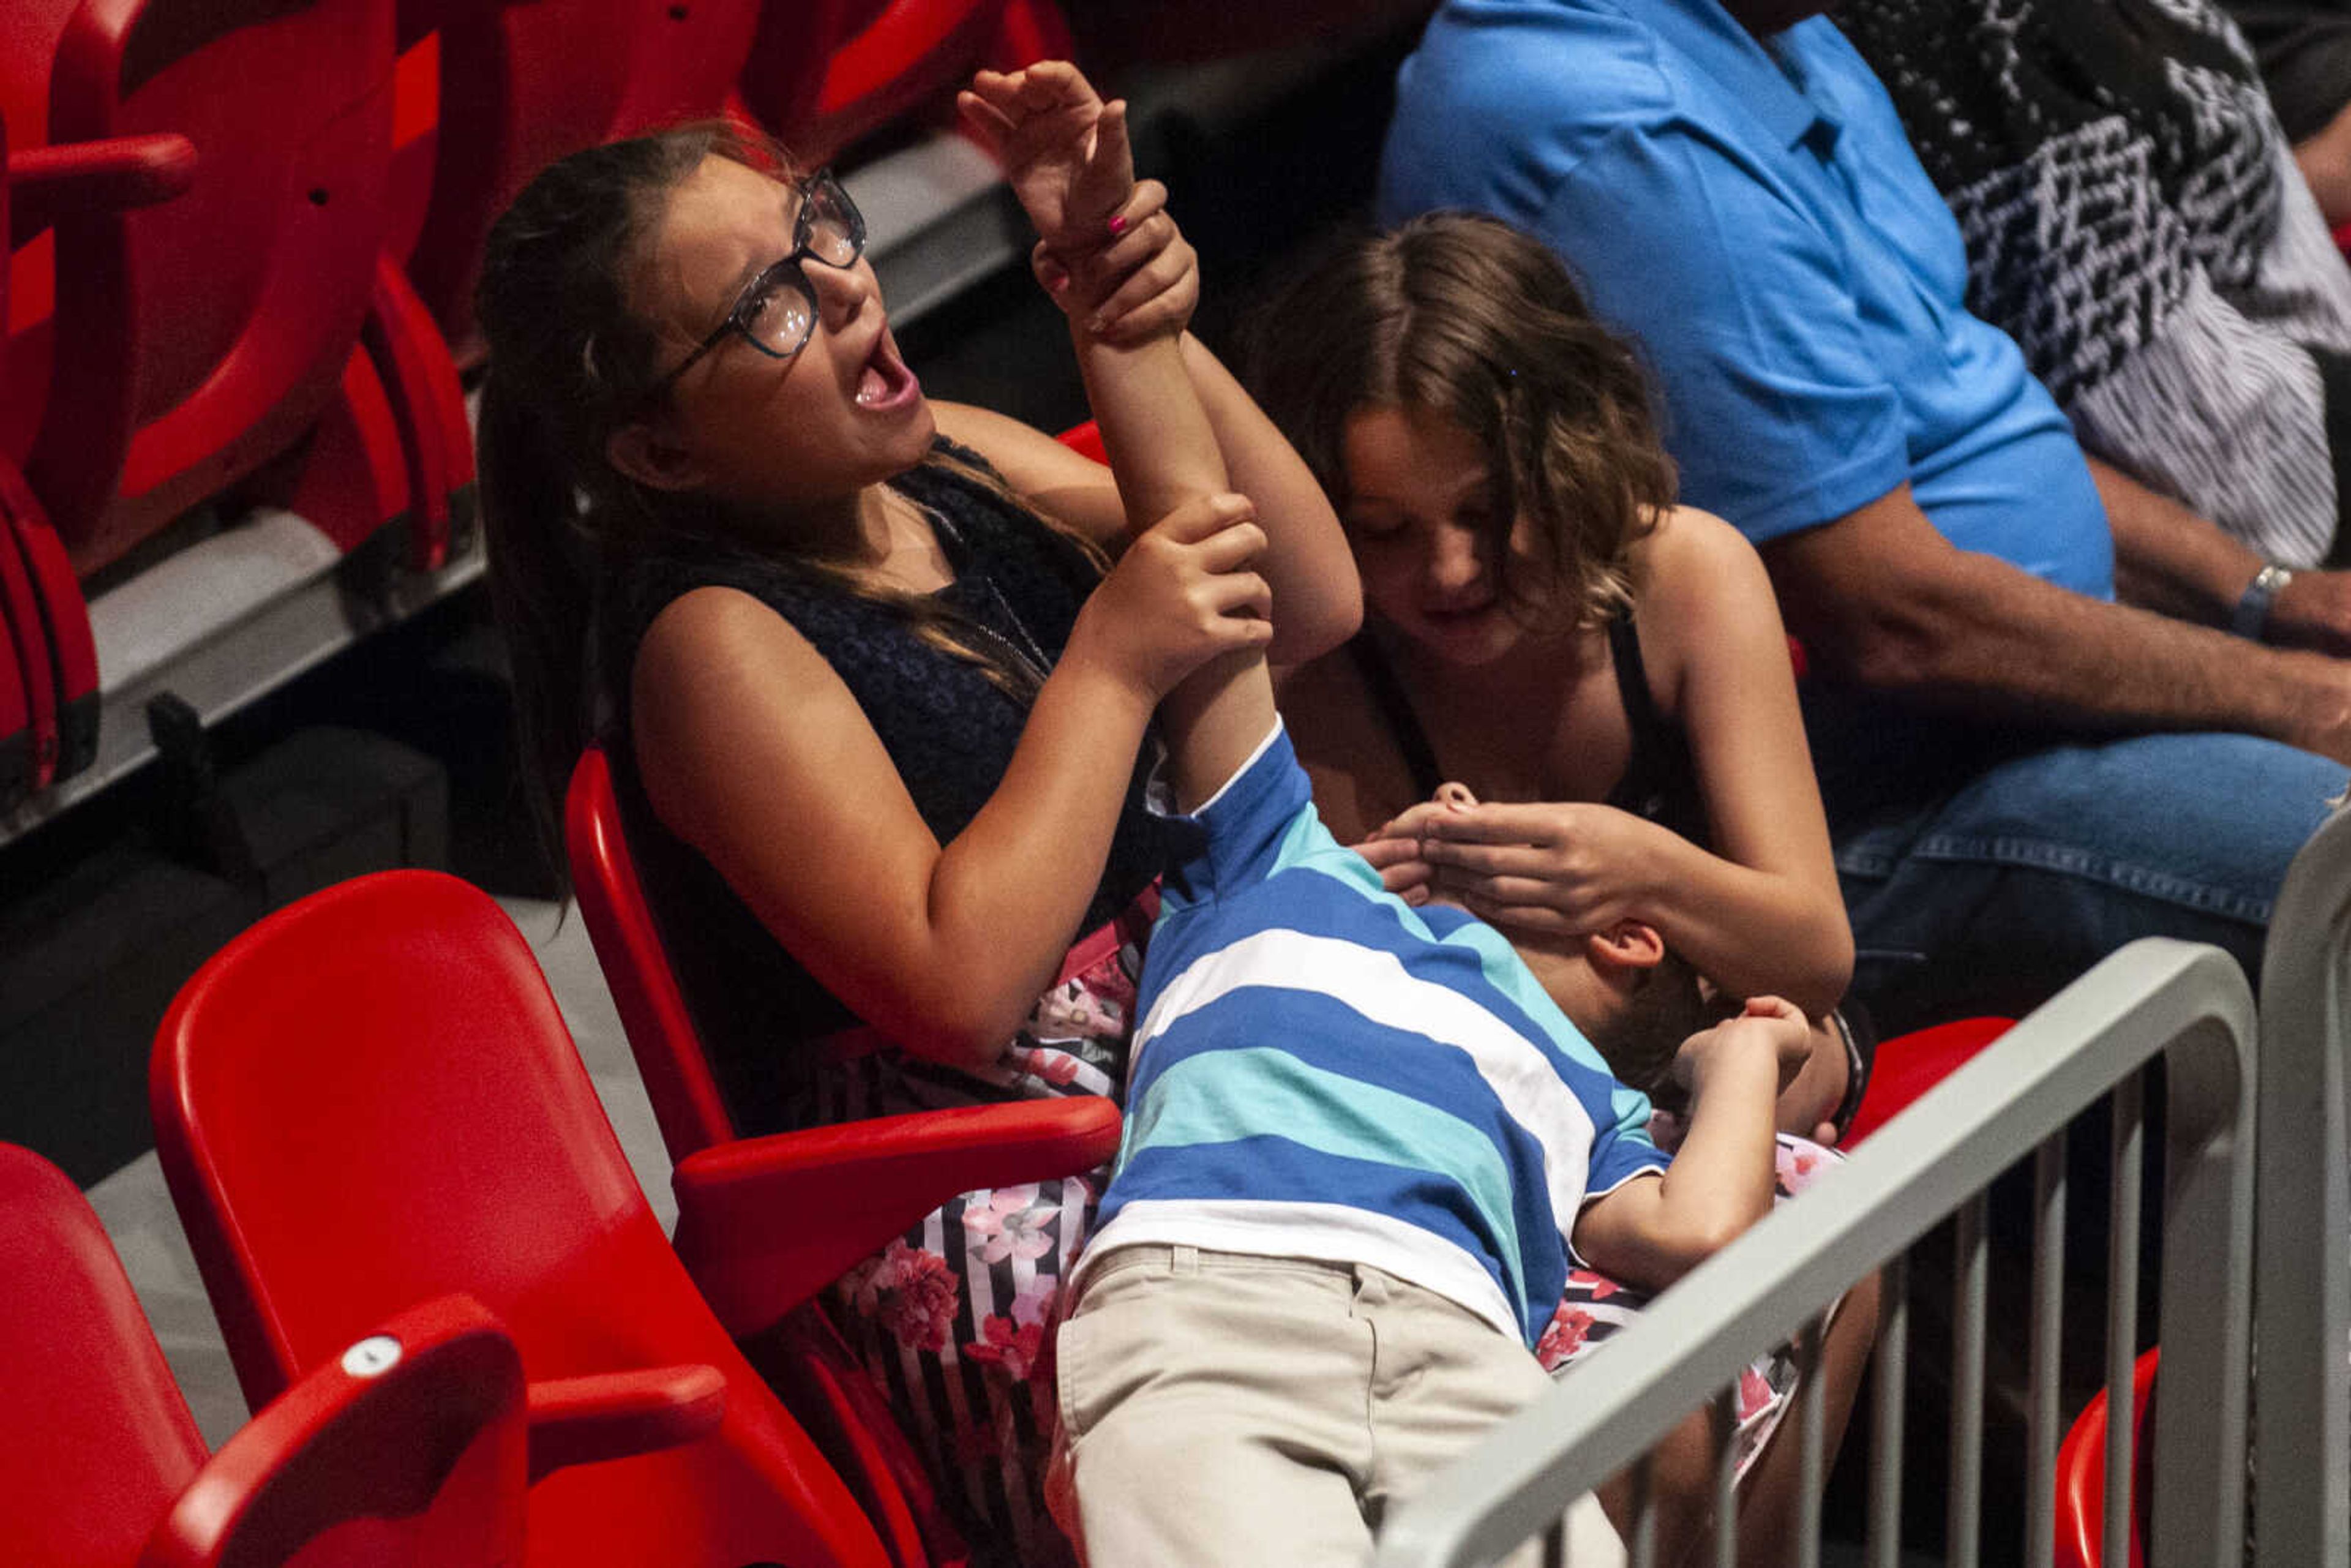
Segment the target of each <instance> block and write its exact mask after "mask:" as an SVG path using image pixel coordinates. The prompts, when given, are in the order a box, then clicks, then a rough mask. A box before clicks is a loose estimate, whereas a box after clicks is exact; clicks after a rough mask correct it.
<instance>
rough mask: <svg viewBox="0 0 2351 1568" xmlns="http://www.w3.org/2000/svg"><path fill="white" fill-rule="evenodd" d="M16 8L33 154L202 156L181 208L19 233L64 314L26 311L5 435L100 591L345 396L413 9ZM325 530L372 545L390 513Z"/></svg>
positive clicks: (0, 81) (7, 62) (61, 204)
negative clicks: (136, 150)
mask: <svg viewBox="0 0 2351 1568" xmlns="http://www.w3.org/2000/svg"><path fill="white" fill-rule="evenodd" d="M10 10H11V18H10V28H9V37H8V40H7V47H5V48H0V73H5V74H0V109H4V110H5V114H6V118H7V121H8V125H9V128H10V131H11V133H12V137H13V139H14V141H15V143H16V155H17V157H18V159H19V160H22V159H26V158H27V157H29V156H31V155H32V152H33V150H35V149H36V148H48V149H66V148H71V147H73V146H75V145H77V144H79V143H83V142H87V141H94V140H103V139H108V138H119V137H125V136H137V135H150V136H153V135H179V136H183V137H185V138H186V139H187V141H188V142H189V143H191V144H193V147H194V149H195V172H194V177H193V179H192V180H191V181H190V182H189V183H188V184H187V188H186V190H185V192H184V193H183V194H180V195H178V196H176V197H173V198H172V199H171V200H169V201H165V202H162V203H161V204H156V205H154V206H152V207H142V208H138V209H135V210H133V209H129V208H126V207H124V206H121V205H120V204H115V203H110V202H102V201H100V202H85V201H69V200H60V201H58V202H57V203H54V204H50V205H49V206H48V208H47V210H45V211H44V212H42V213H41V214H37V217H38V219H39V220H40V221H43V222H45V223H46V225H47V226H46V227H45V228H44V229H43V230H42V232H41V233H40V234H39V235H34V234H33V233H31V232H30V231H29V225H28V224H27V222H26V219H25V218H24V216H23V215H22V214H20V215H19V216H18V218H17V220H16V222H15V223H13V224H12V225H11V228H12V235H11V238H12V242H14V245H15V249H16V260H17V266H18V275H17V277H16V286H17V287H27V286H28V285H29V286H31V287H34V288H35V289H36V291H37V294H38V295H39V296H41V297H42V298H28V299H26V300H25V301H21V302H18V304H17V305H16V308H15V312H14V313H15V316H16V321H15V324H14V329H13V330H12V335H11V341H10V345H9V353H8V364H7V380H6V382H5V387H0V397H5V402H6V405H7V412H6V414H5V417H0V428H5V430H7V431H8V432H9V433H10V434H12V435H13V436H15V437H16V439H18V440H22V441H25V442H26V443H27V444H26V445H25V446H24V447H22V448H21V449H18V448H14V447H12V448H11V449H10V450H9V451H8V452H7V453H6V454H5V455H11V456H16V457H19V458H21V459H22V460H23V467H24V470H25V473H26V477H27V479H28V480H29V481H30V482H31V485H32V487H33V490H34V493H35V494H37V496H39V497H40V498H41V501H42V503H43V505H44V506H45V507H47V511H48V514H49V517H50V520H51V522H52V523H53V524H54V525H55V526H56V528H57V532H58V534H59V536H60V538H62V539H63V540H64V542H65V545H66V549H67V551H68V556H69V558H70V559H71V560H72V563H73V566H74V569H75V570H77V571H78V572H79V573H81V574H83V575H85V576H87V575H88V574H89V573H90V572H92V571H95V570H98V569H99V568H100V567H103V566H105V565H107V564H108V563H110V562H111V561H113V560H115V559H117V558H119V557H120V556H121V555H122V554H123V553H124V552H125V551H127V550H129V549H131V547H132V546H134V545H136V544H138V543H139V542H140V541H141V540H142V539H144V538H147V537H148V536H150V535H151V534H152V533H154V532H155V531H156V530H158V529H160V528H162V527H163V526H164V525H165V524H166V523H169V522H170V521H172V519H173V518H175V517H179V516H180V515H181V514H183V512H185V511H186V510H187V509H188V508H189V507H193V506H194V505H196V504H197V503H199V502H201V501H204V500H206V499H209V498H211V497H214V496H216V495H218V494H219V493H220V492H221V491H222V490H223V489H224V488H225V486H228V485H230V484H231V483H233V482H234V481H236V480H238V479H241V478H244V477H246V476H248V475H250V474H252V473H253V472H254V471H255V470H256V469H257V468H258V467H260V466H261V465H263V464H264V463H266V462H267V461H268V460H269V459H271V458H273V457H275V456H277V455H279V454H281V453H283V452H285V451H286V450H287V448H288V447H290V446H292V445H293V444H296V443H297V442H298V441H300V440H301V439H302V437H303V436H304V435H306V434H308V431H309V430H310V428H311V426H312V424H313V423H314V422H315V421H317V420H318V419H319V416H320V415H321V414H322V413H325V412H326V411H327V410H328V408H329V404H330V403H332V402H334V401H335V399H336V397H337V394H338V392H339V391H340V388H341V386H342V382H343V379H344V375H345V370H346V365H347V362H348V361H350V359H351V357H352V356H353V354H354V353H355V352H357V351H358V343H359V339H360V326H361V323H362V322H363V321H364V319H366V315H367V311H368V305H369V299H370V295H371V289H372V288H373V287H374V281H375V275H374V267H375V257H376V256H377V254H378V252H379V251H381V249H382V246H383V239H384V228H385V222H386V216H385V214H386V209H385V204H384V201H385V193H386V184H387V180H388V175H389V169H390V164H389V142H390V137H391V131H392V0H308V3H307V4H301V5H289V4H285V3H283V0H237V3H235V4H223V5H211V6H205V7H190V6H185V5H168V4H162V3H161V0H109V3H105V4H88V5H77V4H75V3H74V0H20V3H19V4H17V5H13V6H11V8H10ZM260 83H266V84H267V90H266V91H258V90H256V84H260ZM193 258H202V259H201V264H200V265H199V264H197V263H196V261H195V260H194V259H193ZM44 303H46V304H47V305H48V306H49V307H50V308H48V309H47V311H43V310H42V309H40V308H39V307H40V306H41V305H42V304H44ZM312 520H313V521H316V522H319V523H320V525H321V526H322V527H325V528H328V530H329V532H330V533H334V534H336V535H337V537H338V538H339V540H340V542H343V543H345V544H346V545H348V544H349V543H350V542H351V538H350V536H352V535H353V534H355V533H360V532H364V531H366V530H367V529H369V528H373V527H374V526H376V525H377V524H380V523H381V522H382V521H384V520H385V519H384V518H382V517H374V518H365V519H359V520H355V521H330V520H329V519H325V518H320V517H313V519H312Z"/></svg>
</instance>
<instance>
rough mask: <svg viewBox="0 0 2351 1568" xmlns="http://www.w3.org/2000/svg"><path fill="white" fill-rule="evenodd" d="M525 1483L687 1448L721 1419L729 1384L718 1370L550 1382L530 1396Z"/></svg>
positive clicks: (646, 1371) (696, 1367)
mask: <svg viewBox="0 0 2351 1568" xmlns="http://www.w3.org/2000/svg"><path fill="white" fill-rule="evenodd" d="M529 1410H530V1479H532V1480H534V1481H536V1480H538V1479H539V1478H540V1477H541V1476H544V1475H546V1474H547V1473H548V1472H549V1471H550V1470H557V1469H562V1468H563V1467H564V1466H566V1465H587V1464H593V1463H595V1462H596V1461H597V1460H599V1459H618V1458H626V1457H628V1456H629V1455H631V1454H646V1453H652V1452H653V1451H654V1450H655V1449H659V1448H678V1447H680V1446H681V1445H684V1444H686V1443H691V1442H693V1441H694V1440H695V1438H697V1437H704V1436H705V1435H707V1434H708V1433H710V1432H713V1431H715V1430H716V1429H717V1427H718V1421H719V1418H720V1417H721V1416H724V1415H726V1375H724V1374H722V1373H721V1372H720V1371H719V1370H718V1369H717V1368H716V1367H715V1366H704V1365H700V1364H686V1365H682V1366H649V1367H645V1368H643V1369H642V1370H639V1371H634V1372H604V1373H598V1374H596V1375H592V1376H588V1377H555V1378H549V1379H548V1380H547V1381H545V1382H543V1383H534V1384H532V1385H530V1389H529Z"/></svg>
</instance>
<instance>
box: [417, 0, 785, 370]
mask: <svg viewBox="0 0 2351 1568" xmlns="http://www.w3.org/2000/svg"><path fill="white" fill-rule="evenodd" d="M399 4H400V37H401V45H402V49H403V51H404V54H403V60H404V61H405V62H406V67H405V69H406V71H407V73H408V76H409V79H407V80H404V81H403V84H402V86H403V99H404V104H403V109H402V121H403V124H402V145H401V147H400V149H399V152H398V161H397V165H396V173H395V182H396V185H397V190H396V192H395V194H394V206H395V209H396V210H397V211H398V212H399V213H400V214H402V216H401V220H400V225H401V227H400V230H399V232H396V233H395V235H394V238H393V241H392V247H391V248H392V254H393V255H394V256H404V257H405V259H406V261H407V266H408V276H409V277H410V279H411V280H412V281H413V283H414V284H415V286H416V292H417V294H418V295H419V296H420V297H421V298H422V299H423V304H424V307H425V308H426V310H427V311H429V312H430V313H431V314H432V316H433V317H434V319H436V320H437V321H439V323H440V325H441V329H442V331H443V333H444V336H445V337H446V338H447V340H448V342H449V344H450V346H451V348H452V349H453V350H455V355H456V360H457V363H458V364H459V365H461V366H466V367H470V366H472V365H474V364H475V363H478V362H479V361H480V358H481V343H480V339H479V336H478V334H477V333H476V332H475V329H474V324H473V322H474V313H473V293H474V279H475V277H476V275H477V274H478V272H479V269H480V267H481V256H482V245H483V242H484V240H485V239H486V237H487V236H488V235H489V232H490V224H491V222H492V220H494V219H495V218H496V216H497V214H499V213H500V212H501V211H502V210H504V208H505V207H506V204H507V203H508V202H510V201H512V200H513V199H514V196H515V193H517V192H518V191H520V190H521V189H522V187H523V185H524V184H525V183H527V182H528V180H529V179H530V177H531V176H532V175H533V174H535V173H537V172H538V171H539V170H540V169H542V168H544V167H545V166H546V165H547V164H549V163H551V162H554V161H555V160H556V159H558V158H560V157H562V156H563V155H564V154H566V153H568V152H577V151H578V150H579V149H580V148H582V147H592V146H595V145H597V144H598V143H600V142H603V141H611V140H613V139H614V138H616V137H621V136H628V135H632V134H634V133H636V132H638V131H646V130H650V129H653V128H654V127H657V126H662V125H667V124H671V123H674V122H675V121H677V120H691V119H695V118H702V117H707V116H711V115H716V114H720V113H722V112H725V111H726V110H727V108H728V107H729V102H730V98H731V95H732V93H733V91H734V89H735V83H736V79H737V77H739V76H740V75H741V74H742V68H743V61H744V57H745V56H746V54H747V51H748V50H749V48H750V45H751V35H752V29H753V27H754V26H756V25H757V22H758V11H759V6H758V0H695V4H693V5H666V6H664V5H643V4H640V3H639V0H528V3H526V0H399ZM777 9H778V10H780V11H782V12H784V13H785V14H786V15H788V16H799V15H800V14H801V12H802V11H803V10H804V9H805V8H804V7H800V6H793V5H784V6H778V7H777Z"/></svg>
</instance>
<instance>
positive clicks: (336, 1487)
mask: <svg viewBox="0 0 2351 1568" xmlns="http://www.w3.org/2000/svg"><path fill="white" fill-rule="evenodd" d="M0 1411H5V1413H6V1419H5V1421H0V1541H5V1542H7V1543H8V1553H7V1555H8V1561H9V1562H10V1563H11V1564H13V1565H14V1568H131V1564H132V1563H138V1564H140V1565H141V1568H214V1565H220V1568H227V1565H232V1564H233V1565H235V1568H276V1565H277V1564H280V1563H291V1562H293V1561H295V1560H296V1559H297V1558H298V1556H301V1555H302V1553H304V1552H305V1551H306V1550H309V1549H314V1548H315V1549H318V1550H319V1551H321V1552H327V1553H330V1554H336V1555H334V1557H333V1560H334V1561H337V1562H357V1561H365V1562H367V1563H373V1564H377V1565H380V1568H494V1565H495V1564H498V1563H507V1562H509V1561H512V1560H513V1558H514V1556H515V1555H516V1553H517V1550H518V1548H519V1546H520V1540H521V1529H522V1503H523V1496H524V1482H525V1473H526V1458H527V1452H528V1440H527V1433H526V1419H527V1408H526V1401H525V1396H524V1387H523V1381H522V1368H521V1364H520V1362H519V1361H518V1360H517V1357H516V1354H515V1351H514V1346H513V1344H512V1343H510V1342H509V1341H508V1340H507V1337H506V1335H505V1333H503V1332H502V1331H501V1330H500V1329H499V1327H498V1325H497V1323H496V1320H494V1319H492V1318H491V1317H490V1315H489V1314H488V1313H487V1312H484V1311H483V1310H482V1309H481V1307H480V1306H479V1305H478V1304H476V1303H475V1302H473V1301H468V1300H466V1299H465V1298H463V1297H457V1296H452V1297H446V1298H444V1299H442V1300H439V1301H432V1302H428V1303H426V1304H424V1305H423V1306H420V1307H417V1308H415V1309H413V1310H411V1311H409V1312H402V1313H399V1314H397V1315H395V1316H392V1317H391V1318H389V1319H387V1320H386V1321H385V1322H382V1323H381V1325H379V1326H378V1327H377V1328H376V1329H375V1330H374V1332H372V1333H370V1334H369V1335H368V1336H367V1337H366V1338H365V1339H364V1340H363V1341H361V1342H360V1343H357V1344H355V1345H353V1346H351V1347H350V1349H349V1350H348V1351H347V1352H346V1353H344V1354H340V1355H333V1356H329V1357H328V1358H327V1359H326V1360H324V1361H323V1362H322V1363H321V1364H319V1366H318V1367H316V1368H315V1369H313V1370H311V1371H310V1372H309V1373H308V1375H306V1376H304V1377H303V1378H302V1379H300V1381H298V1382H297V1383H296V1384H294V1385H292V1386H291V1387H290V1388H289V1389H287V1392H286V1394H285V1395H284V1396H282V1397H280V1398H279V1399H277V1401H275V1402H274V1403H273V1404H271V1405H270V1406H268V1407H267V1408H266V1409H265V1410H263V1411H262V1412H261V1414H260V1415H259V1416H256V1418H255V1419H254V1420H253V1421H252V1422H251V1423H250V1424H249V1425H247V1426H246V1427H244V1428H243V1429H241V1430H240V1431H238V1432H237V1433H236V1434H235V1436H233V1437H230V1439H229V1440H228V1442H227V1443H226V1444H225V1445H224V1446H223V1448H221V1450H220V1451H219V1452H218V1453H216V1454H212V1455H209V1456H208V1455H207V1454H206V1453H205V1451H204V1439H203V1438H202V1437H200V1436H199V1435H198V1433H197V1431H196V1426H195V1422H194V1420H193V1418H192V1417H191V1416H190V1415H189V1413H188V1407H187V1406H186V1404H185V1403H184V1402H183V1400H182V1399H181V1397H180V1393H179V1389H178V1388H177V1387H176V1386H175V1385H174V1384H173V1383H172V1374H171V1370H170V1368H169V1367H167V1366H166V1365H165V1364H164V1361H163V1353H162V1350H161V1349H160V1348H159V1347H158V1346H157V1344H156V1343H155V1336H154V1333H153V1332H152V1330H150V1328H149V1327H148V1324H147V1319H146V1317H145V1315H144V1314H143V1313H142V1312H141V1311H140V1308H139V1302H138V1300H137V1298H136V1297H134V1296H133V1295H132V1293H131V1283H130V1281H129V1280H128V1279H126V1278H125V1277H124V1274H123V1271H122V1265H121V1263H120V1261H119V1260H117V1259H116V1257H115V1254H114V1249H113V1248H112V1246H111V1245H110V1243H109V1241H108V1239H107V1236H106V1232H105V1230H104V1229H103V1228H101V1227H100V1226H99V1219H98V1216H97V1215H96V1214H95V1213H93V1212H92V1211H91V1209H90V1207H89V1202H88V1201H87V1200H86V1199H85V1198H83V1197H82V1195H81V1193H80V1192H79V1191H78V1189H77V1188H76V1187H75V1186H74V1185H73V1184H72V1182H70V1181H69V1180H68V1179H67V1178H66V1176H64V1174H63V1173H61V1172H60V1171H58V1170H57V1167H56V1166H52V1165H50V1164H49V1163H48V1162H47V1161H46V1160H44V1159H42V1158H41V1157H40V1156H39V1155H35V1154H33V1153H32V1152H31V1151H29V1150H26V1149H21V1148H17V1147H16V1146H14V1145H0ZM302 1560H303V1561H306V1562H318V1561H319V1560H320V1559H319V1557H317V1556H308V1557H303V1558H302Z"/></svg>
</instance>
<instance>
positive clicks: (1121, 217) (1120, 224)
mask: <svg viewBox="0 0 2351 1568" xmlns="http://www.w3.org/2000/svg"><path fill="white" fill-rule="evenodd" d="M1110 232H1111V233H1113V234H1114V235H1123V234H1124V233H1125V232H1126V214H1124V213H1121V214H1118V215H1117V216H1116V217H1114V218H1113V219H1111V221H1110Z"/></svg>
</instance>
